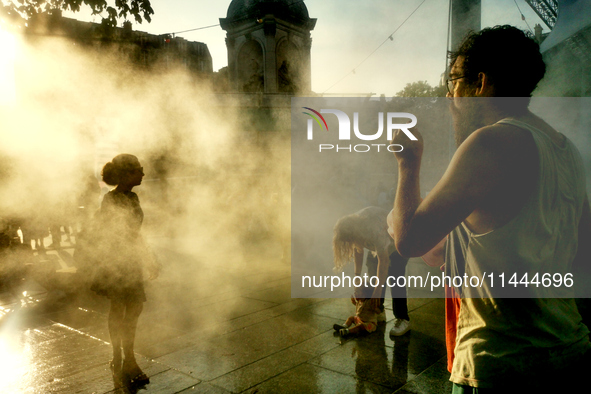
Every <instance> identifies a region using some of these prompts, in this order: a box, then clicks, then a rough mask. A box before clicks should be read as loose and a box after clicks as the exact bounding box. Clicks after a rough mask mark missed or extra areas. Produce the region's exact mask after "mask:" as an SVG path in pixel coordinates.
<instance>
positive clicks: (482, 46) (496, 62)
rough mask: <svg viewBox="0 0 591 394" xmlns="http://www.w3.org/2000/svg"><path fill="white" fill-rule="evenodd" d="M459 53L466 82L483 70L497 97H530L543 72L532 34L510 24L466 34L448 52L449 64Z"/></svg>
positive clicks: (542, 62) (544, 69) (543, 66)
mask: <svg viewBox="0 0 591 394" xmlns="http://www.w3.org/2000/svg"><path fill="white" fill-rule="evenodd" d="M460 56H461V57H463V58H464V64H463V69H464V70H463V76H464V77H465V78H466V80H467V82H468V83H474V82H476V81H477V79H478V73H480V72H482V73H484V74H486V76H487V77H488V78H490V81H491V83H492V84H493V86H494V89H495V96H496V97H531V93H532V92H533V91H534V89H535V88H536V86H537V85H538V82H539V81H540V80H541V79H542V78H543V77H544V73H545V72H546V65H545V64H544V60H543V59H542V54H541V53H540V46H539V45H538V43H537V42H536V41H535V40H534V39H533V37H532V35H531V34H529V33H526V32H524V31H522V30H519V29H517V28H516V27H513V26H509V25H503V26H495V27H492V28H486V29H483V30H481V31H480V32H478V33H474V32H472V33H470V34H468V36H466V38H465V39H464V41H463V42H462V44H461V45H460V48H459V49H458V50H457V51H455V52H450V53H449V59H450V65H453V64H454V62H455V61H456V60H457V58H458V57H460ZM450 67H451V66H450Z"/></svg>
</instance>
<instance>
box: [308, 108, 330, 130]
mask: <svg viewBox="0 0 591 394" xmlns="http://www.w3.org/2000/svg"><path fill="white" fill-rule="evenodd" d="M302 108H304V109H307V110H309V111H312V112H314V114H315V115H316V116H314V115H312V114H311V113H309V112H302V113H303V114H306V115H308V116H310V117H312V119H314V120H315V121H316V123H318V126H320V129H321V130H322V124H321V123H320V119H322V123H324V128H325V129H326V131H328V125H327V124H326V120H324V117H323V116H322V115H320V112H318V111H316V110H313V109H312V108H308V107H302ZM318 117H320V119H318Z"/></svg>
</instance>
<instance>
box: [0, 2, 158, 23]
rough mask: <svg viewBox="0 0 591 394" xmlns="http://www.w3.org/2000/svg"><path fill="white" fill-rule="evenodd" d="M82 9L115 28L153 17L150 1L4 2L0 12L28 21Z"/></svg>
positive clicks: (148, 20) (149, 19)
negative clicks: (118, 23)
mask: <svg viewBox="0 0 591 394" xmlns="http://www.w3.org/2000/svg"><path fill="white" fill-rule="evenodd" d="M82 7H89V8H90V10H91V11H92V14H93V15H100V16H102V18H103V21H105V23H107V24H108V25H111V26H117V22H118V21H119V20H120V19H124V20H127V19H128V18H131V17H133V18H134V20H135V21H136V22H137V23H142V21H144V20H145V21H147V22H150V21H151V20H152V18H151V16H152V15H154V10H153V9H152V6H151V4H150V0H114V1H112V0H9V1H8V2H6V1H4V7H2V8H0V11H1V12H2V14H4V15H8V16H10V17H12V18H14V17H15V16H16V15H19V16H20V17H22V18H25V19H28V18H30V17H32V16H34V15H35V14H38V13H43V12H52V11H54V10H63V11H72V12H79V11H80V9H81V8H82Z"/></svg>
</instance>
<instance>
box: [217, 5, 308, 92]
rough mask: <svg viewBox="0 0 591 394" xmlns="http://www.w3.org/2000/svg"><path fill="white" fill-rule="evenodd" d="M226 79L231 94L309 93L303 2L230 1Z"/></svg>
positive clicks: (223, 20)
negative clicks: (231, 91) (233, 92)
mask: <svg viewBox="0 0 591 394" xmlns="http://www.w3.org/2000/svg"><path fill="white" fill-rule="evenodd" d="M220 24H221V27H222V29H224V30H225V31H226V32H227V36H226V45H227V48H228V74H229V75H228V77H229V80H230V86H231V89H232V90H233V91H237V92H262V93H288V94H289V93H291V94H294V93H305V92H310V89H311V82H310V74H311V71H310V48H311V45H312V39H311V38H310V31H312V30H313V29H314V26H315V25H316V19H314V18H310V16H309V15H308V9H307V8H306V5H305V4H304V2H303V1H293V0H233V1H232V2H231V3H230V6H229V7H228V12H227V15H226V18H221V19H220Z"/></svg>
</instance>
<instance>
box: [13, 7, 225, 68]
mask: <svg viewBox="0 0 591 394" xmlns="http://www.w3.org/2000/svg"><path fill="white" fill-rule="evenodd" d="M25 35H26V36H27V38H28V39H29V40H35V39H44V38H49V37H51V38H61V39H64V40H68V41H71V42H73V43H75V44H77V45H81V46H84V47H87V48H89V49H96V50H99V51H101V50H103V51H110V52H111V54H116V55H118V56H120V58H121V59H122V60H123V61H130V62H131V63H132V64H133V65H135V66H138V67H140V68H144V69H148V70H151V69H168V68H173V67H182V68H185V69H187V70H188V71H190V72H192V73H193V74H195V75H196V76H201V77H207V76H209V75H211V74H212V73H213V65H212V59H211V54H210V53H209V49H208V48H207V45H206V44H204V43H202V42H194V41H187V40H185V39H184V38H181V37H173V36H172V35H170V34H163V35H154V34H148V33H145V32H142V31H135V30H132V24H131V23H130V22H125V23H124V24H123V27H111V26H109V25H107V24H106V23H93V22H83V21H79V20H76V19H71V18H65V17H63V16H62V15H61V12H60V11H59V10H53V11H52V13H51V14H47V13H45V14H37V15H35V16H34V17H32V18H31V19H30V20H29V23H28V27H27V29H26V30H25Z"/></svg>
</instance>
